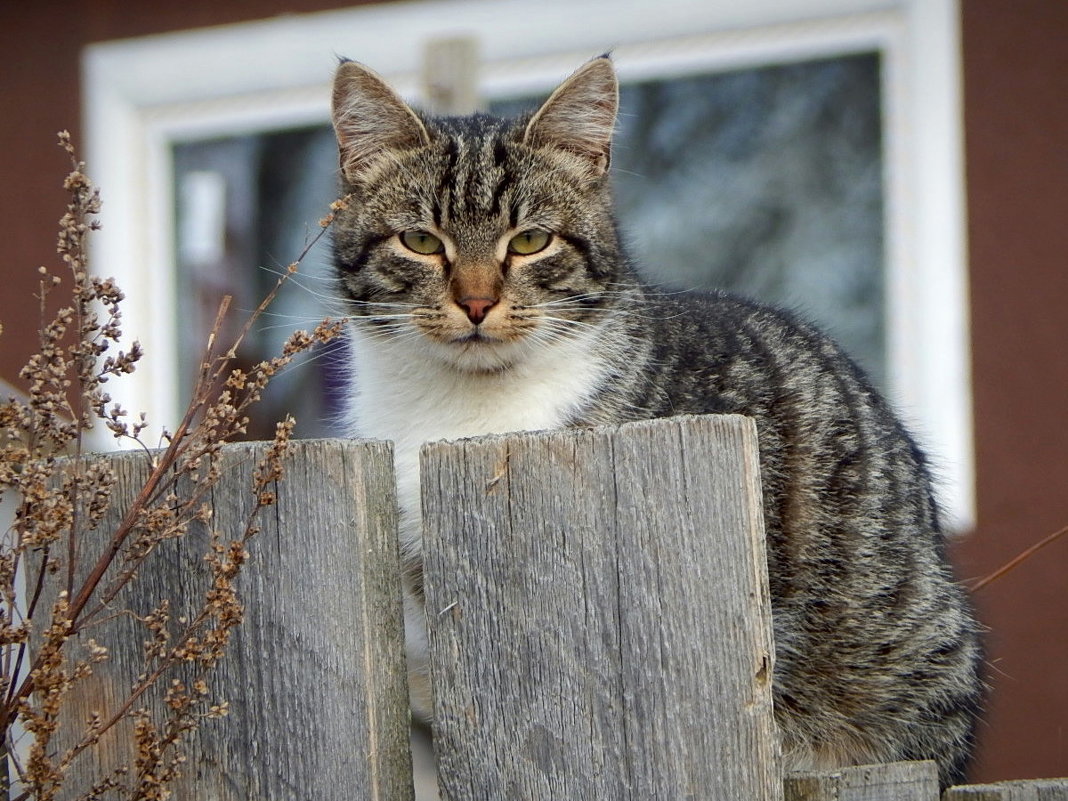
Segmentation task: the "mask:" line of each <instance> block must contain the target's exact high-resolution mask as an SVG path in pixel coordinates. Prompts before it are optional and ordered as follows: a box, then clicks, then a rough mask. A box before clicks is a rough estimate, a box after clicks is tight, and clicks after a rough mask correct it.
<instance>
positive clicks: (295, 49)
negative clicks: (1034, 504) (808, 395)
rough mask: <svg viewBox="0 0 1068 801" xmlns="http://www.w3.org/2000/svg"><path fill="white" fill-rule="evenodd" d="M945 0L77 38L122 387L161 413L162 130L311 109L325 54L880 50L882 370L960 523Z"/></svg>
mask: <svg viewBox="0 0 1068 801" xmlns="http://www.w3.org/2000/svg"><path fill="white" fill-rule="evenodd" d="M958 3H959V0H748V2H747V3H744V4H743V3H722V2H709V1H708V0H661V2H658V3H655V4H654V3H642V4H638V3H619V2H618V0H582V2H577V0H540V2H539V3H538V4H537V13H531V7H530V4H529V3H524V2H521V0H496V2H489V0H423V1H421V2H400V3H388V4H383V5H372V6H361V7H357V8H354V9H351V10H345V11H337V12H324V13H319V14H309V15H299V16H286V17H280V18H275V19H270V20H264V21H260V22H255V23H248V24H242V25H233V26H225V27H219V28H211V29H202V30H194V31H186V32H180V33H175V34H167V35H162V36H153V37H145V38H142V39H134V40H124V41H118V42H108V43H102V44H97V45H92V46H90V47H89V48H87V49H86V51H85V53H84V58H83V74H84V98H85V116H84V118H85V121H86V140H87V147H86V152H87V160H88V165H89V166H88V169H89V172H90V174H91V175H92V176H93V177H94V179H95V180H96V181H97V182H98V183H99V184H100V185H101V187H102V192H103V196H104V201H105V206H104V213H103V223H104V229H103V231H102V232H101V234H100V235H99V237H98V238H97V241H96V244H95V253H94V258H95V263H96V264H97V265H98V266H99V269H100V270H101V271H102V272H106V273H108V274H111V275H114V276H115V277H116V278H117V279H118V281H119V283H120V285H121V286H122V287H123V288H124V290H125V291H126V293H127V295H128V297H129V300H128V301H127V303H126V305H125V307H124V308H125V321H126V326H125V327H126V330H127V331H129V332H132V333H134V334H135V335H136V336H137V337H139V338H140V339H141V341H142V343H143V344H144V345H145V347H146V350H147V351H148V354H149V355H148V358H147V360H146V366H145V367H143V368H142V369H141V370H140V371H139V372H138V373H137V374H135V376H134V377H133V378H134V380H133V381H131V382H129V383H128V384H127V387H126V390H125V391H124V393H123V396H122V398H121V402H122V403H123V405H124V406H125V407H126V408H128V409H131V410H134V411H139V410H142V409H143V410H145V411H147V412H148V413H149V414H150V416H151V419H152V420H154V421H156V422H157V423H158V424H163V425H168V426H173V425H174V422H175V420H176V419H177V417H178V409H177V394H178V381H177V375H176V369H175V354H176V337H175V331H176V327H177V325H178V324H179V321H177V320H176V319H175V304H174V303H173V302H172V301H173V297H174V291H175V290H174V256H173V250H174V248H173V245H172V242H173V235H174V232H173V208H172V206H173V200H172V197H173V187H172V185H171V184H172V165H171V145H172V144H173V143H174V142H178V141H189V140H192V139H198V138H205V137H211V136H220V135H230V134H235V133H241V132H247V131H254V130H270V129H280V128H286V127H292V126H296V125H306V124H312V123H321V122H325V121H327V119H328V109H329V80H330V78H331V75H332V72H333V68H334V66H335V64H336V60H337V56H339V55H344V56H349V57H353V58H357V59H359V60H360V61H363V62H364V63H367V64H369V65H371V66H373V67H374V68H375V69H376V70H378V71H379V72H380V73H382V74H383V75H384V76H386V77H387V78H388V79H389V80H390V81H391V82H392V83H393V84H394V85H395V86H397V87H398V89H399V90H400V91H401V92H402V93H404V94H406V95H408V96H409V97H415V96H416V93H417V91H418V86H417V76H418V74H419V68H420V60H421V58H422V54H423V51H424V47H425V45H426V43H427V42H429V41H431V40H433V39H441V38H447V37H452V36H460V35H465V36H473V37H475V38H476V39H477V40H478V42H479V48H480V58H481V60H482V63H483V65H484V67H483V71H482V76H481V88H482V91H483V92H484V93H485V94H486V95H487V96H489V97H495V96H504V95H508V94H519V93H528V92H538V91H543V90H545V89H548V88H551V87H552V86H553V85H555V84H556V83H557V82H558V81H559V80H560V79H561V78H562V77H563V76H565V75H566V74H567V73H569V72H570V71H571V70H573V69H574V68H575V67H576V66H577V65H578V64H580V63H581V62H582V61H584V60H585V59H587V58H590V57H591V56H593V55H596V54H598V53H600V52H603V51H604V50H608V49H610V50H612V52H613V54H614V57H615V60H616V63H617V66H618V68H619V71H620V74H621V77H622V78H623V79H624V80H628V79H630V80H633V79H638V78H643V77H651V76H653V75H657V76H665V75H672V74H686V73H694V72H700V71H711V70H728V69H737V68H740V67H746V66H753V65H758V64H765V63H782V62H789V61H797V60H802V59H808V58H817V57H825V56H832V55H839V54H843V53H850V52H860V51H865V50H872V49H878V50H879V51H881V52H882V54H883V64H884V79H883V82H884V93H883V94H884V110H885V128H884V130H885V132H886V144H885V155H886V159H885V163H886V186H887V200H888V202H887V253H888V269H887V276H888V277H887V310H888V318H887V319H888V323H889V325H888V331H889V368H890V369H889V372H890V382H891V386H892V392H893V394H894V400H895V402H896V403H897V405H898V407H899V408H901V409H902V410H903V412H904V413H905V416H906V418H907V419H908V420H909V421H910V422H911V424H912V425H913V427H914V428H915V429H916V430H917V432H918V433H919V435H920V437H921V439H922V441H923V442H924V443H925V444H926V445H927V447H928V449H929V450H930V451H931V452H932V454H933V461H934V463H935V467H936V472H937V473H938V475H939V478H940V480H941V485H942V486H941V489H942V493H941V494H942V496H943V498H944V499H945V504H946V506H947V511H948V513H949V516H950V518H951V522H952V523H953V525H954V526H955V527H957V528H962V529H967V528H970V527H971V525H972V523H973V521H974V489H973V485H974V458H973V453H972V440H971V431H972V420H971V390H970V375H969V348H968V343H969V336H968V296H967V274H966V267H965V239H964V230H965V227H964V226H965V222H964V195H963V191H964V188H963V187H964V182H963V166H962V159H963V156H962V141H963V137H962V132H961V124H962V123H961V113H960V56H959V31H958V26H959V7H958Z"/></svg>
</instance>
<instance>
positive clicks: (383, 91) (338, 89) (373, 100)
mask: <svg viewBox="0 0 1068 801" xmlns="http://www.w3.org/2000/svg"><path fill="white" fill-rule="evenodd" d="M333 117H334V132H335V133H336V134H337V145H338V151H339V152H340V155H341V172H342V174H343V175H344V176H345V179H346V180H348V181H349V182H350V183H355V182H356V181H357V180H358V179H359V177H360V176H361V175H362V174H363V173H364V172H365V170H366V168H367V166H368V165H369V164H370V163H371V162H372V161H374V160H375V159H376V158H378V157H379V156H381V155H383V154H387V153H389V152H390V151H397V150H412V149H414V148H418V147H423V146H425V145H427V144H429V143H430V137H429V136H428V135H427V132H426V128H425V127H424V126H423V123H422V121H421V120H420V119H419V118H418V117H417V116H416V115H415V112H414V111H412V110H411V109H410V108H409V107H408V105H407V104H406V103H405V102H404V101H403V100H402V99H401V98H400V96H399V95H398V94H397V93H396V92H394V91H393V90H392V89H391V88H390V87H389V85H387V84H386V82H385V81H383V80H382V79H381V78H380V77H379V76H378V75H376V74H375V73H374V72H372V71H371V70H369V69H368V68H367V67H365V66H363V65H362V64H359V63H357V62H355V61H347V60H343V61H342V62H341V64H340V65H338V68H337V73H335V75H334V96H333Z"/></svg>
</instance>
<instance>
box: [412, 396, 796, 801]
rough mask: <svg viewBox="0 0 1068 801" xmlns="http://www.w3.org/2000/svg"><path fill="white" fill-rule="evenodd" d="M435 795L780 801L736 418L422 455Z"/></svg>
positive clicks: (768, 653)
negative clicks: (436, 768) (436, 771)
mask: <svg viewBox="0 0 1068 801" xmlns="http://www.w3.org/2000/svg"><path fill="white" fill-rule="evenodd" d="M422 482H423V515H424V534H425V549H426V551H425V558H426V594H427V610H428V611H427V613H428V618H429V622H430V626H431V666H432V673H433V676H434V681H435V695H436V700H435V713H436V717H437V721H436V724H435V737H436V744H435V745H436V749H437V753H438V760H439V771H440V783H441V788H442V794H443V797H444V798H446V799H450V801H465V800H466V799H502V798H505V799H513V798H515V799H531V800H540V799H545V800H546V801H548V799H561V798H583V799H585V798H589V799H613V800H615V799H620V800H622V799H634V801H638V800H639V799H641V801H645V800H646V799H651V798H673V799H691V798H692V799H711V800H713V801H718V800H719V799H722V800H723V801H728V800H729V801H734V800H735V799H741V798H744V799H753V801H757V800H763V799H779V798H781V797H782V796H781V793H782V784H781V774H780V773H779V766H778V750H777V743H776V738H775V732H774V723H773V720H772V704H771V682H770V678H771V671H772V659H773V646H772V639H771V626H770V604H769V598H768V590H767V576H766V572H767V571H766V562H765V555H764V534H763V522H762V517H761V512H760V509H761V498H760V486H759V478H758V463H757V445H756V432H755V427H754V426H753V424H752V422H751V421H750V420H747V419H745V418H741V417H733V416H724V417H694V418H672V419H666V420H656V421H649V422H640V423H631V424H627V425H624V426H618V427H606V428H600V429H592V430H583V431H561V432H549V433H536V434H522V435H511V436H509V437H507V438H505V437H489V438H483V439H479V440H466V441H460V442H456V443H436V444H431V445H427V446H425V447H424V450H423V462H422Z"/></svg>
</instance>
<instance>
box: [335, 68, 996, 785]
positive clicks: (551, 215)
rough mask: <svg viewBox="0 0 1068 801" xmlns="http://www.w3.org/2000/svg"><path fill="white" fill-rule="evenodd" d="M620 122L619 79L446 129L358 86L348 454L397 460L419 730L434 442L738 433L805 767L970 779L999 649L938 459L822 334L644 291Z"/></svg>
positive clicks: (348, 142)
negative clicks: (684, 428) (743, 422)
mask: <svg viewBox="0 0 1068 801" xmlns="http://www.w3.org/2000/svg"><path fill="white" fill-rule="evenodd" d="M617 103H618V85H617V81H616V76H615V71H614V69H613V66H612V63H611V61H610V60H609V59H608V58H607V57H601V58H597V59H594V60H592V61H590V62H589V63H587V64H586V65H585V66H583V67H582V68H581V69H579V70H578V71H577V72H576V73H575V74H574V75H572V76H571V77H570V78H569V79H568V80H567V81H565V82H564V83H563V84H562V85H561V86H560V87H559V88H557V89H556V91H555V92H553V94H552V95H551V96H550V97H549V99H548V100H547V101H546V102H545V103H544V104H543V105H542V106H541V108H540V109H539V110H538V111H537V112H535V113H534V114H533V115H527V116H524V117H521V118H519V119H516V120H501V119H496V118H494V117H491V116H487V115H483V114H476V115H474V116H470V117H458V118H433V117H430V116H428V115H425V114H421V113H419V112H416V111H413V110H412V109H411V108H409V107H408V106H407V105H406V104H405V103H404V102H403V101H402V100H401V99H400V97H398V95H397V94H396V93H395V92H394V91H393V90H392V89H390V88H389V87H388V86H387V85H386V84H385V83H384V82H383V81H382V80H381V79H380V78H379V77H378V76H376V75H375V74H374V73H372V72H371V71H370V70H368V69H366V68H365V67H363V66H361V65H359V64H357V63H355V62H351V61H344V62H342V64H341V65H340V67H339V68H338V71H337V76H336V79H335V84H334V94H333V112H334V128H335V131H336V133H337V139H338V145H339V148H340V154H341V173H342V189H343V191H344V192H345V193H347V194H350V195H351V199H350V201H349V203H348V205H347V208H345V209H344V210H342V211H341V212H340V213H339V215H338V219H337V222H336V223H335V228H334V237H335V253H336V264H337V287H338V293H339V296H340V299H341V301H342V303H343V305H344V307H345V310H346V314H347V315H348V316H349V319H350V325H349V340H350V352H351V361H352V366H353V370H354V375H355V382H356V387H355V390H354V392H353V393H352V397H351V405H350V413H351V414H350V419H349V422H350V433H351V434H353V435H356V436H361V437H374V438H379V439H388V440H393V441H394V443H395V444H396V464H397V483H398V492H399V498H400V505H401V510H402V531H401V540H402V550H403V555H404V559H405V562H406V565H407V568H408V570H407V574H408V575H407V580H406V596H407V597H406V618H407V620H406V624H407V627H408V640H409V642H408V648H409V663H410V672H411V683H412V699H413V708H414V709H415V710H416V712H417V714H420V715H422V716H427V715H429V712H430V709H429V687H428V682H427V680H426V677H425V669H426V668H425V666H426V630H425V622H424V612H423V607H422V595H421V562H420V520H419V508H420V504H419V485H418V481H419V470H418V450H419V446H420V445H421V444H422V443H423V442H427V441H430V440H439V439H454V438H459V437H466V436H472V435H478V434H488V433H500V432H506V431H519V430H534V429H551V428H561V427H567V426H592V425H597V424H602V423H621V422H624V421H628V420H638V419H645V418H653V417H664V416H668V415H674V414H705V413H735V414H743V415H749V416H751V417H752V418H754V419H755V420H756V424H757V428H758V431H759V441H760V457H761V473H762V480H763V488H764V503H765V509H764V514H765V517H766V527H767V536H768V545H769V548H768V563H769V564H768V568H769V572H770V580H771V595H772V607H773V612H774V633H775V641H776V651H777V661H776V671H775V677H774V701H775V714H776V720H777V722H778V724H779V728H780V730H781V736H782V745H783V752H784V755H785V757H786V764H787V766H788V767H792V768H829V767H837V766H842V765H846V764H857V763H868V762H880V761H892V760H897V759H935V760H937V761H938V765H939V770H940V780H941V783H942V784H943V785H948V784H950V783H953V782H957V781H959V780H960V779H961V778H962V775H963V771H964V767H965V762H966V759H967V757H968V754H969V751H970V749H971V745H972V736H973V727H974V723H975V720H976V715H977V709H978V702H979V697H980V680H979V677H978V666H979V663H980V646H979V637H978V630H979V627H978V625H977V624H976V622H975V620H974V618H973V616H972V613H971V611H970V608H969V604H968V602H967V599H966V597H965V594H964V593H963V592H962V590H961V588H960V587H959V586H958V585H957V584H956V583H954V580H953V576H952V574H951V571H950V568H949V566H948V565H947V562H946V558H945V553H944V545H943V535H942V532H941V529H940V525H939V521H938V512H937V509H936V506H935V502H934V500H933V498H932V492H931V484H930V479H929V477H928V472H927V469H926V467H925V466H924V459H923V456H922V454H921V453H920V451H919V449H918V448H917V447H916V445H915V443H914V442H913V441H912V439H910V437H909V435H908V434H907V433H906V432H905V430H904V429H903V428H902V426H901V424H900V423H899V422H898V420H897V419H896V418H895V416H894V414H893V413H892V412H891V410H890V409H889V408H888V406H887V404H886V402H885V401H884V400H883V399H882V398H881V397H880V396H879V395H878V394H877V393H876V391H875V390H874V389H873V388H872V386H871V384H870V383H869V382H868V380H867V379H866V378H865V377H864V376H863V375H862V374H861V373H860V372H859V371H858V369H857V367H856V366H854V364H853V363H852V362H851V361H850V359H849V358H847V357H846V356H845V355H843V353H842V352H841V350H839V348H838V347H837V346H836V345H835V344H834V343H833V342H832V341H830V340H829V339H828V338H827V337H825V336H824V335H822V334H821V333H819V332H818V331H816V330H814V329H813V328H811V327H809V326H808V325H807V324H805V323H804V322H801V321H799V320H797V319H795V318H794V317H792V316H791V315H789V314H785V313H783V312H781V311H778V310H776V309H772V308H768V307H766V306H762V305H760V304H758V303H753V302H750V301H747V300H741V299H738V298H735V297H731V296H729V295H726V294H697V293H692V294H678V293H675V294H666V293H662V292H658V291H656V290H654V289H652V288H649V287H647V286H645V285H643V284H642V282H641V281H640V279H639V278H638V276H637V275H636V273H635V271H634V269H633V268H632V266H631V264H630V263H629V262H628V261H627V257H626V256H625V254H624V253H623V250H622V248H621V246H620V242H619V236H618V234H617V230H616V222H615V218H614V217H613V212H612V197H611V192H610V188H609V183H610V182H609V161H610V157H611V138H612V129H613V126H614V124H615V118H616V110H617Z"/></svg>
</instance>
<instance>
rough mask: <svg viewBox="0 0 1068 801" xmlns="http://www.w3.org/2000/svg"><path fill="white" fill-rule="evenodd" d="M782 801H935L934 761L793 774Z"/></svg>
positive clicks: (936, 779) (935, 769) (861, 766)
mask: <svg viewBox="0 0 1068 801" xmlns="http://www.w3.org/2000/svg"><path fill="white" fill-rule="evenodd" d="M784 787H785V795H786V799H785V801H937V799H938V768H937V766H936V765H935V763H934V762H892V763H889V764H884V765H859V766H857V767H849V768H841V769H840V770H835V771H829V772H819V773H792V774H788V775H787V776H786V779H785V781H784Z"/></svg>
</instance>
